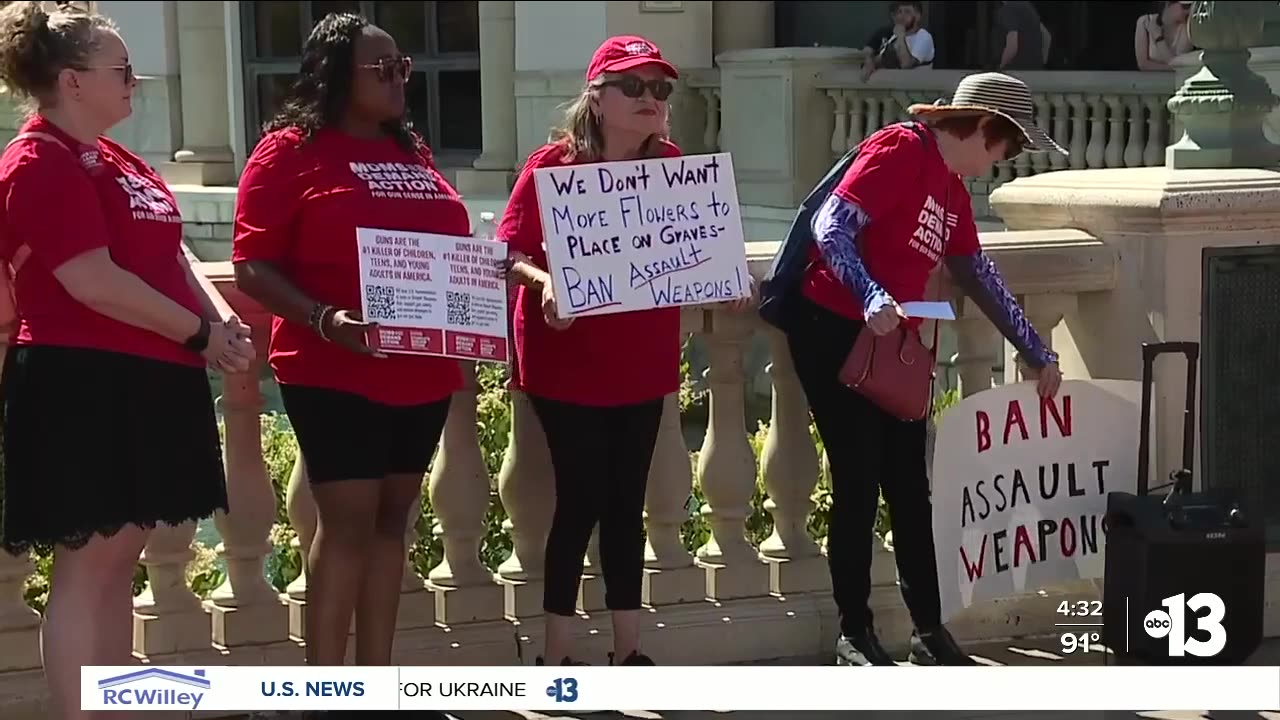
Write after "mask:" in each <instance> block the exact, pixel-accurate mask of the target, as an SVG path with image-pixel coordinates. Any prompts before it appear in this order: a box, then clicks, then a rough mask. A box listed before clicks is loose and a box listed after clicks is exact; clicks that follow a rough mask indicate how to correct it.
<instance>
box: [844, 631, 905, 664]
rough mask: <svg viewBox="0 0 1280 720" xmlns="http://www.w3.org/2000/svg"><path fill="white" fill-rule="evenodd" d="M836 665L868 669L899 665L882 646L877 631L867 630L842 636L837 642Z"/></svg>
mask: <svg viewBox="0 0 1280 720" xmlns="http://www.w3.org/2000/svg"><path fill="white" fill-rule="evenodd" d="M836 664H837V665H855V666H860V667H868V666H871V665H897V664H898V663H896V662H894V660H893V657H892V656H890V655H889V653H888V652H887V651H886V650H885V649H884V647H882V646H881V645H880V639H879V638H877V637H876V632H875V630H871V629H867V630H863V631H861V632H857V633H852V634H848V635H846V634H841V635H840V639H839V640H837V641H836Z"/></svg>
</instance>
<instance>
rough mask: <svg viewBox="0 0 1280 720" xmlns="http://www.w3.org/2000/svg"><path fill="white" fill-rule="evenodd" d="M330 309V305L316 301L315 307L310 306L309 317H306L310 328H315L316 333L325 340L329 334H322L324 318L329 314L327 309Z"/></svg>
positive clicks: (331, 307)
mask: <svg viewBox="0 0 1280 720" xmlns="http://www.w3.org/2000/svg"><path fill="white" fill-rule="evenodd" d="M332 309H333V306H332V305H322V304H320V303H316V305H315V307H313V308H311V317H310V318H309V319H308V321H309V322H310V324H311V329H312V330H315V331H316V334H317V335H319V336H320V337H321V338H323V339H325V340H328V339H329V336H327V335H325V334H324V319H325V317H327V316H328V315H329V311H330V310H332Z"/></svg>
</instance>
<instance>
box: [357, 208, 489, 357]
mask: <svg viewBox="0 0 1280 720" xmlns="http://www.w3.org/2000/svg"><path fill="white" fill-rule="evenodd" d="M356 243H357V244H358V246H359V251H360V287H361V290H362V292H361V301H360V311H361V312H362V313H364V318H365V320H366V321H367V322H372V323H377V324H378V331H377V332H376V333H374V336H373V337H372V338H370V345H372V346H373V347H376V348H378V349H380V350H382V351H384V352H389V353H406V354H413V355H441V356H445V357H453V358H460V359H466V360H492V361H495V362H506V361H507V357H508V354H509V350H508V347H507V283H506V281H505V280H503V279H502V277H501V275H500V274H499V271H498V265H497V264H498V262H499V261H500V260H502V259H503V258H505V257H506V256H507V246H506V244H505V243H501V242H494V241H492V240H480V239H477V238H470V237H457V236H453V235H436V234H432V233H415V232H402V231H399V230H379V229H376V228H356Z"/></svg>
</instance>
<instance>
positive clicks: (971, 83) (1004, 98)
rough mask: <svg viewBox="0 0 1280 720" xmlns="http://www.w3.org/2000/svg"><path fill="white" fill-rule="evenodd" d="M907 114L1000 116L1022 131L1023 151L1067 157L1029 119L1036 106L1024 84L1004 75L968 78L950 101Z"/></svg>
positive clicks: (919, 106) (919, 107)
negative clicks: (1054, 153)
mask: <svg viewBox="0 0 1280 720" xmlns="http://www.w3.org/2000/svg"><path fill="white" fill-rule="evenodd" d="M907 112H909V113H911V114H912V115H918V116H921V117H926V118H927V117H946V116H948V115H953V116H959V115H974V114H991V115H999V116H1000V117H1002V118H1004V119H1006V120H1008V121H1009V122H1011V123H1013V124H1014V125H1016V126H1017V127H1018V129H1019V130H1021V131H1022V136H1023V141H1024V142H1023V148H1024V149H1025V150H1028V151H1031V152H1051V151H1052V152H1059V153H1062V154H1063V155H1067V154H1068V153H1067V151H1066V150H1064V149H1063V148H1062V146H1061V145H1059V144H1058V143H1056V142H1054V141H1053V138H1051V137H1049V134H1048V133H1046V132H1045V131H1044V129H1043V128H1041V127H1039V126H1037V125H1036V124H1035V122H1034V121H1033V120H1032V115H1033V114H1034V113H1035V106H1034V105H1033V104H1032V102H1031V91H1030V90H1028V89H1027V85H1026V83H1024V82H1022V81H1021V80H1019V79H1017V78H1015V77H1011V76H1009V75H1005V74H1004V73H997V72H985V73H975V74H973V75H967V76H965V77H964V79H962V80H961V81H960V82H959V84H957V85H956V91H955V93H954V94H953V95H952V96H951V100H950V101H949V102H948V101H945V100H938V101H937V102H935V103H934V104H932V105H926V104H917V105H912V106H911V107H909V108H907Z"/></svg>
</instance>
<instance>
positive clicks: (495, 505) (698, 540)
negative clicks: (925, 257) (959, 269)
mask: <svg viewBox="0 0 1280 720" xmlns="http://www.w3.org/2000/svg"><path fill="white" fill-rule="evenodd" d="M682 369H683V370H684V377H685V382H684V385H683V387H682V388H681V392H680V404H681V414H682V417H690V416H694V417H701V416H705V407H703V406H704V405H705V403H706V401H707V397H706V392H705V390H702V389H699V388H697V387H696V386H695V385H694V383H693V382H692V380H691V379H690V377H691V373H690V372H689V367H688V363H687V361H686V362H685V363H684V367H683V368H682ZM506 373H507V369H506V367H505V366H500V365H491V364H482V365H481V366H480V369H479V389H478V403H477V431H478V433H479V440H480V450H481V454H482V456H483V457H484V461H485V465H486V466H487V468H488V471H489V476H490V477H491V478H494V482H493V487H492V489H491V490H490V503H489V511H488V517H487V518H486V526H487V528H488V531H487V532H486V534H485V538H484V542H483V543H482V545H481V549H480V554H481V559H482V560H483V562H484V563H485V565H486V566H488V567H489V568H490V569H494V570H496V569H497V567H498V565H499V564H500V563H501V562H503V561H504V560H506V559H507V557H509V556H510V555H511V538H510V536H509V535H508V534H507V533H506V532H505V531H504V530H503V528H502V523H503V521H504V520H506V519H507V514H506V510H505V509H504V508H503V506H502V501H501V499H500V498H499V497H498V493H497V488H496V479H497V477H498V470H499V468H500V467H501V465H502V458H503V454H504V453H505V452H506V446H507V440H508V436H509V433H510V430H511V405H510V401H509V398H508V396H507V394H506V391H505V387H506V382H507V374H506ZM956 400H957V395H956V394H955V392H954V391H952V392H950V393H947V394H946V395H944V396H942V397H941V398H939V402H938V405H937V408H936V411H941V410H943V409H945V408H946V407H949V406H950V405H951V404H953V403H954V402H956ZM743 431H744V433H747V434H748V438H749V441H750V444H751V448H752V450H753V452H754V453H755V456H756V458H757V459H758V458H760V456H761V454H762V448H763V446H764V439H765V436H766V434H767V432H768V424H767V423H766V422H760V421H757V427H756V429H755V431H754V432H748V430H747V428H744V429H743ZM809 431H810V435H811V436H812V437H813V442H814V445H815V446H816V447H817V448H818V449H819V450H821V449H822V443H821V441H820V440H819V438H818V434H817V430H816V429H815V428H814V427H813V426H812V425H810V428H809ZM262 449H263V457H264V460H265V462H266V466H267V471H268V473H269V475H270V477H271V483H272V485H273V487H274V488H275V493H276V507H277V509H278V510H277V513H276V522H275V524H274V525H273V526H272V528H271V545H272V551H271V554H270V555H269V556H268V557H267V560H266V563H265V565H266V567H265V571H266V574H267V577H268V579H269V581H270V582H271V584H272V585H273V586H274V587H275V588H276V589H277V590H280V591H283V590H284V589H285V587H286V586H287V585H288V584H289V583H290V582H292V581H293V580H294V579H295V578H297V577H298V574H299V573H300V572H301V568H302V563H301V558H300V557H299V553H298V551H297V550H296V549H295V548H293V547H291V541H292V540H293V539H294V538H295V533H294V531H293V529H292V528H291V527H290V526H289V518H288V516H287V514H286V511H285V491H286V489H287V488H288V485H289V476H290V474H291V473H292V471H293V465H294V460H295V459H296V457H297V452H298V446H297V443H296V442H295V441H294V437H293V432H292V430H291V428H290V426H289V422H288V419H287V418H286V417H285V416H283V415H281V414H276V413H269V414H265V415H263V416H262ZM697 461H698V453H697V452H696V451H694V452H690V453H689V462H690V463H691V466H692V467H695V468H696V466H697ZM759 466H760V463H758V462H757V467H759ZM0 482H2V481H0ZM764 500H765V489H764V480H763V477H761V476H760V472H759V471H758V472H757V477H756V487H755V493H754V494H753V495H752V498H751V513H750V515H749V516H748V518H747V521H746V535H747V538H748V539H749V540H750V541H751V542H752V543H753V544H759V543H760V542H762V541H764V540H765V539H766V538H768V537H769V535H770V534H771V533H772V532H773V520H772V517H771V516H770V515H769V513H768V512H767V511H766V510H765V509H764ZM813 500H814V502H815V504H816V507H815V509H814V512H813V513H812V515H810V517H809V523H808V526H809V532H810V534H811V535H812V536H813V537H814V538H815V539H820V538H822V537H825V536H826V534H827V521H828V517H829V513H830V508H831V490H830V482H829V479H828V478H827V477H826V474H825V473H823V475H822V477H821V478H820V479H819V482H818V486H817V488H816V489H815V491H814V494H813ZM704 502H705V500H704V498H703V495H702V489H701V487H699V486H698V484H697V483H696V482H695V484H694V487H693V500H692V502H691V503H690V504H689V507H693V508H698V507H701V506H702V505H703V503H704ZM888 519H889V518H888V511H887V508H886V507H885V505H884V502H883V500H881V503H880V511H879V514H878V516H877V519H876V532H877V533H878V534H880V535H881V536H882V537H884V536H886V534H887V532H888V529H889V524H888ZM434 523H435V513H434V512H433V511H432V508H431V501H430V499H429V498H428V497H427V496H426V493H425V492H424V493H423V498H422V512H421V513H420V515H419V518H418V524H417V539H416V540H415V541H414V543H413V546H412V547H411V548H410V551H409V552H410V557H411V558H412V560H413V564H414V567H415V568H416V569H417V571H418V573H419V574H421V575H422V576H423V577H425V576H426V574H427V572H428V571H429V570H430V569H431V568H432V567H435V566H436V565H437V564H439V562H440V560H441V558H442V556H443V546H442V544H441V542H440V540H439V538H437V537H435V535H433V534H432V532H431V529H432V527H433V525H434ZM710 535H711V529H710V525H709V524H708V523H707V520H706V519H705V518H704V517H703V516H702V515H701V514H698V513H693V514H692V515H691V517H690V518H689V519H688V520H686V521H685V523H684V527H683V528H682V532H681V536H682V539H683V541H684V545H685V547H686V548H688V549H689V550H690V551H691V552H692V551H693V550H694V549H695V548H697V547H699V546H701V545H702V544H703V543H705V542H706V541H707V539H708V538H709V537H710ZM195 551H196V557H195V560H194V562H192V563H191V565H190V566H189V568H188V572H187V576H188V579H189V580H190V583H191V586H192V588H193V589H194V591H195V592H196V593H197V594H198V595H200V596H201V597H207V596H208V594H209V593H210V592H212V591H213V590H214V589H215V588H217V587H218V586H219V585H220V584H222V582H223V580H224V579H225V575H224V570H223V569H222V567H221V563H220V562H219V561H218V558H217V554H216V552H215V551H214V549H213V548H211V547H208V546H205V545H203V544H200V543H198V542H197V543H196V545H195ZM33 559H34V561H35V566H36V572H35V573H34V574H33V575H32V576H31V577H30V578H28V580H27V584H26V598H27V602H28V603H29V604H30V605H31V606H32V607H34V608H36V609H37V610H43V608H44V604H45V601H46V598H47V596H48V590H49V580H48V579H49V575H50V571H51V569H52V558H51V557H50V556H48V555H44V554H37V555H36V556H35V557H34V558H33ZM145 586H146V570H145V568H143V567H142V566H141V565H139V566H138V571H137V574H136V575H135V576H134V592H135V595H136V594H137V593H140V592H142V590H143V588H144V587H145Z"/></svg>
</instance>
